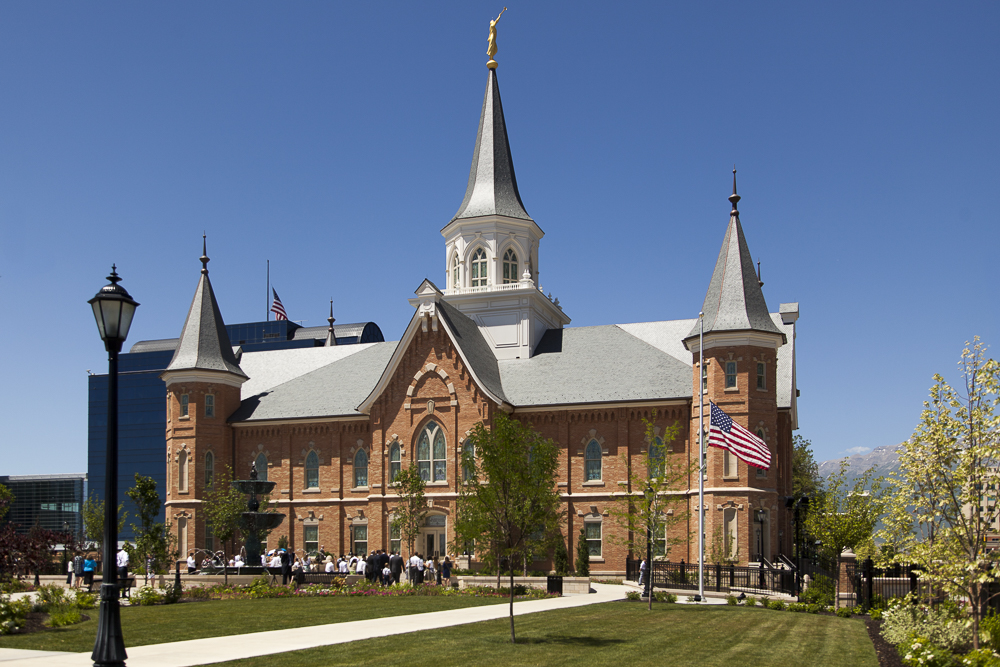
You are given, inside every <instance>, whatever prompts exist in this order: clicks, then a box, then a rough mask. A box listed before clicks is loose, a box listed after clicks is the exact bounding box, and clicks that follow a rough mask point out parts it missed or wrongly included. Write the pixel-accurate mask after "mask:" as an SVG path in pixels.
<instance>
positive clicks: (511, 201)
mask: <svg viewBox="0 0 1000 667" xmlns="http://www.w3.org/2000/svg"><path fill="white" fill-rule="evenodd" d="M485 215H503V216H507V217H508V218H519V219H521V220H531V216H530V215H528V212H527V211H525V210H524V204H522V203H521V195H520V193H519V192H518V191H517V178H516V177H515V176H514V160H513V159H512V158H511V155H510V142H509V141H508V140H507V124H506V123H505V122H504V118H503V105H502V104H501V102H500V86H499V85H498V84H497V72H496V70H495V69H490V71H489V78H488V79H487V81H486V96H485V97H484V98H483V111H482V114H480V116H479V133H478V134H477V135H476V147H475V149H474V150H473V151H472V169H471V170H470V171H469V185H468V187H466V190H465V199H463V200H462V205H461V206H459V207H458V213H456V214H455V216H454V217H453V218H452V220H453V221H454V220H458V219H459V218H478V217H481V216H485Z"/></svg>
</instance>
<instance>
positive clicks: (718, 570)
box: [715, 563, 722, 593]
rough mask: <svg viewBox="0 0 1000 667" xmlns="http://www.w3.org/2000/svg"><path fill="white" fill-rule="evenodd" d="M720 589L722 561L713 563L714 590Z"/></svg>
mask: <svg viewBox="0 0 1000 667" xmlns="http://www.w3.org/2000/svg"><path fill="white" fill-rule="evenodd" d="M721 590H722V563H716V564H715V592H716V593H718V592H719V591H721Z"/></svg>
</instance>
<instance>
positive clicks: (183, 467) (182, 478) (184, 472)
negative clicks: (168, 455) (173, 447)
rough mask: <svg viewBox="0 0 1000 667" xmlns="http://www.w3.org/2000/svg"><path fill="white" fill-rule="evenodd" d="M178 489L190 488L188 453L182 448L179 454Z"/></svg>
mask: <svg viewBox="0 0 1000 667" xmlns="http://www.w3.org/2000/svg"><path fill="white" fill-rule="evenodd" d="M177 490H178V491H187V490H188V453H187V450H186V449H182V450H181V453H180V454H178V455H177Z"/></svg>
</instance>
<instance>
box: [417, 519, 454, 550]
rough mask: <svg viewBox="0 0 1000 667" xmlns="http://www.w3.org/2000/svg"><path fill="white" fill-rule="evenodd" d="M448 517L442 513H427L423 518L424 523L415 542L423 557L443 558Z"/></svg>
mask: <svg viewBox="0 0 1000 667" xmlns="http://www.w3.org/2000/svg"><path fill="white" fill-rule="evenodd" d="M447 521H448V518H447V517H446V516H445V515H443V514H428V515H427V516H426V517H425V519H424V525H423V527H422V528H421V529H420V540H419V542H418V543H417V544H418V547H417V548H418V549H420V550H421V551H422V552H423V555H424V559H428V558H435V557H436V558H443V557H444V555H445V553H446V548H447V538H446V537H445V534H446V530H447Z"/></svg>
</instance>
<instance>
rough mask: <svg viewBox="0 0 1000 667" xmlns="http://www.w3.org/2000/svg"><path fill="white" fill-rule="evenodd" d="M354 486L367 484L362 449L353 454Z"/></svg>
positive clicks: (366, 468) (365, 463) (364, 456)
mask: <svg viewBox="0 0 1000 667" xmlns="http://www.w3.org/2000/svg"><path fill="white" fill-rule="evenodd" d="M354 486H355V487H360V486H368V454H367V452H365V450H363V449H359V450H358V453H357V454H355V455H354ZM366 539H367V538H366Z"/></svg>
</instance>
